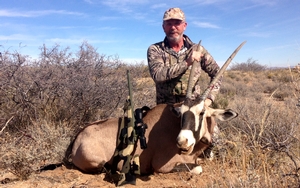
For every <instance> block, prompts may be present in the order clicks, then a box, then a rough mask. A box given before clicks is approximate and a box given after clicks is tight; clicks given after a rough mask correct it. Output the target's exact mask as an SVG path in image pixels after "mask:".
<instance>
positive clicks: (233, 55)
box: [200, 41, 247, 100]
mask: <svg viewBox="0 0 300 188" xmlns="http://www.w3.org/2000/svg"><path fill="white" fill-rule="evenodd" d="M246 42H247V41H244V42H242V43H241V44H240V45H239V46H238V47H237V48H236V49H235V50H234V52H233V53H232V54H231V56H230V57H229V58H228V59H227V61H226V62H225V63H224V65H223V66H222V67H221V69H220V70H219V72H218V73H217V75H216V76H215V77H214V79H213V80H212V81H211V82H210V84H209V85H208V87H207V88H206V90H205V91H204V92H203V93H202V95H201V97H200V98H201V99H202V100H205V99H206V98H207V96H208V94H209V92H210V91H211V90H212V89H213V88H214V86H215V84H216V82H217V81H218V80H219V78H220V77H221V76H222V75H223V73H224V72H225V70H226V68H227V67H228V65H229V64H230V62H231V61H232V59H233V58H234V57H235V55H236V54H237V53H238V51H239V50H240V49H241V48H242V47H243V46H244V44H245V43H246Z"/></svg>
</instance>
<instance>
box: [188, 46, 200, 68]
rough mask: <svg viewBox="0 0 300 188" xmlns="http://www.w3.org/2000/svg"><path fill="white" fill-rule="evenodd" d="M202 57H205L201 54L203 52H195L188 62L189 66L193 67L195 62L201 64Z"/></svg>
mask: <svg viewBox="0 0 300 188" xmlns="http://www.w3.org/2000/svg"><path fill="white" fill-rule="evenodd" d="M201 57H203V55H202V54H201V52H198V51H195V50H193V51H192V53H191V55H190V56H189V57H188V58H187V60H186V62H187V66H190V65H192V64H193V62H194V61H197V62H199V61H200V60H201Z"/></svg>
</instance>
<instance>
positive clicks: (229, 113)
mask: <svg viewBox="0 0 300 188" xmlns="http://www.w3.org/2000/svg"><path fill="white" fill-rule="evenodd" d="M212 116H215V117H216V118H217V119H218V120H220V121H229V120H231V119H233V118H235V117H237V116H238V113H236V112H234V111H233V110H231V109H227V110H223V109H214V111H213V113H212Z"/></svg>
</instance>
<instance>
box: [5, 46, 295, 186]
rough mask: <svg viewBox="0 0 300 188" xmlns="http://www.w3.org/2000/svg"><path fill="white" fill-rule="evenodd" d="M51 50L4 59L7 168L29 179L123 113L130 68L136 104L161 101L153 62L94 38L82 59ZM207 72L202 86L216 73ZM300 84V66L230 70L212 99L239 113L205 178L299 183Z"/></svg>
mask: <svg viewBox="0 0 300 188" xmlns="http://www.w3.org/2000/svg"><path fill="white" fill-rule="evenodd" d="M49 51H51V53H46V52H48V51H47V50H46V51H42V52H43V53H42V54H44V55H43V56H42V58H41V60H40V61H39V62H35V63H34V62H32V63H31V64H29V63H28V60H26V57H23V56H21V55H20V54H18V53H17V54H11V53H9V52H7V53H3V57H4V58H3V59H4V60H3V61H2V62H1V63H0V75H1V78H0V83H1V85H0V87H1V90H0V116H1V118H0V123H1V124H0V131H1V132H0V135H1V137H0V144H1V148H0V168H2V169H3V168H4V169H9V170H10V171H11V172H12V173H13V174H15V175H17V176H18V177H19V179H22V180H23V179H27V178H29V177H30V175H31V173H33V172H36V171H37V170H39V169H40V168H41V167H43V166H45V165H49V164H58V163H62V162H64V163H66V162H67V161H66V159H67V158H66V157H67V156H65V152H66V151H67V150H68V145H69V144H70V142H71V141H72V140H73V139H74V136H75V135H76V132H77V131H78V129H80V127H82V126H84V124H85V123H87V122H89V121H94V120H96V119H100V118H105V117H108V116H119V115H121V114H122V107H123V102H124V101H125V98H126V96H127V81H126V70H127V69H131V72H132V75H133V88H134V99H135V106H136V107H141V106H144V105H147V106H150V107H152V106H154V104H155V88H154V83H153V81H152V80H151V78H149V74H148V72H147V68H146V66H143V65H134V66H126V65H124V64H122V63H121V62H119V61H118V59H111V58H110V57H109V58H106V57H105V56H99V54H97V53H96V52H95V51H94V50H93V49H92V48H91V46H89V45H87V44H84V45H83V46H82V48H81V51H80V52H79V53H78V54H77V55H78V57H77V59H76V58H75V59H74V58H73V59H72V58H70V57H69V56H68V53H67V50H65V49H64V50H61V51H60V50H59V48H58V47H54V49H52V50H49ZM87 52H93V53H87ZM91 54H92V55H91ZM83 58H86V59H88V61H89V60H90V62H91V64H88V66H87V64H85V63H84V62H86V60H85V61H84V62H81V59H83ZM24 59H25V60H24ZM49 62H51V63H49ZM29 65H30V66H29ZM202 79H203V86H202V88H203V87H205V86H206V84H207V83H208V81H209V79H208V78H207V77H206V76H204V75H203V76H202ZM299 91H300V72H299V70H292V69H290V70H289V69H280V70H267V69H266V70H263V71H258V72H257V71H256V72H255V73H254V72H252V71H238V70H234V71H227V72H226V74H225V75H224V79H223V86H222V88H221V91H220V94H219V95H218V97H217V99H216V101H215V103H214V104H213V106H214V107H221V108H232V109H234V110H236V111H238V113H239V116H238V118H236V119H234V120H232V121H230V122H226V123H222V124H221V125H220V128H221V130H222V131H221V133H222V134H221V141H220V143H219V144H218V145H217V148H216V149H217V150H216V151H217V152H218V157H217V159H216V160H214V161H212V162H209V161H205V162H204V164H203V167H204V168H205V172H204V174H202V175H201V177H203V179H204V180H205V181H203V182H201V185H203V187H297V186H299V184H300V136H299V135H300V116H299V113H300V107H299V106H300V104H299V99H300V93H299ZM297 105H298V106H297ZM205 177H209V178H207V179H205ZM195 181H196V180H195ZM190 183H191V182H190ZM194 183H195V185H199V182H194Z"/></svg>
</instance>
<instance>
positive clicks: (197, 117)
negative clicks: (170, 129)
mask: <svg viewBox="0 0 300 188" xmlns="http://www.w3.org/2000/svg"><path fill="white" fill-rule="evenodd" d="M180 113H181V114H182V115H181V131H180V133H179V135H178V137H177V146H178V148H179V149H181V153H183V154H190V153H191V152H192V151H193V149H194V145H195V144H196V142H197V141H198V140H200V139H201V137H202V136H203V135H204V132H205V130H203V129H202V126H201V124H202V120H203V115H204V102H203V101H202V102H200V103H199V104H196V105H193V106H192V107H189V106H187V105H185V104H183V105H182V106H181V108H180Z"/></svg>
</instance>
